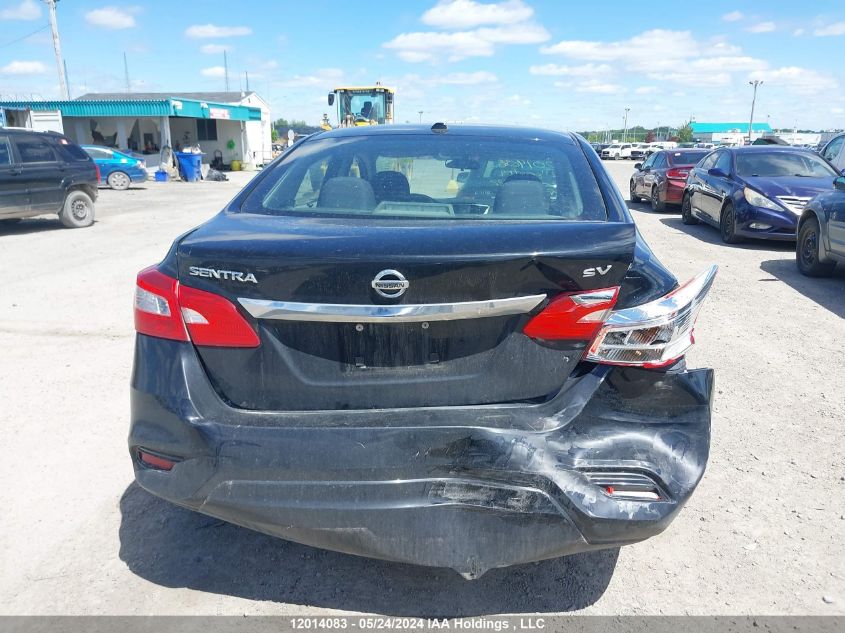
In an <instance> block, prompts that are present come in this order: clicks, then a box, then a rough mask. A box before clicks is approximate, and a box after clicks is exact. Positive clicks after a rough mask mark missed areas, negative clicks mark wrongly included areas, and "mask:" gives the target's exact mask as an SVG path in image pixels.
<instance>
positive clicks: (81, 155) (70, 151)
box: [57, 138, 91, 160]
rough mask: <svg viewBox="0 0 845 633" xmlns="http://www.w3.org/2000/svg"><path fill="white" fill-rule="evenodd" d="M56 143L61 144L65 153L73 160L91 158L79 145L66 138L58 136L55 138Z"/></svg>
mask: <svg viewBox="0 0 845 633" xmlns="http://www.w3.org/2000/svg"><path fill="white" fill-rule="evenodd" d="M57 142H58V144H59V145H61V147H62V149H63V150H64V151H65V153H67V155H68V156H70V157H71V158H72V159H74V160H91V158H90V156H88V154H87V153H85V150H83V149H82V148H81V147H79V145H77V144H76V143H72V142H71V141H69V140H68V139H66V138H59V139H58V140H57Z"/></svg>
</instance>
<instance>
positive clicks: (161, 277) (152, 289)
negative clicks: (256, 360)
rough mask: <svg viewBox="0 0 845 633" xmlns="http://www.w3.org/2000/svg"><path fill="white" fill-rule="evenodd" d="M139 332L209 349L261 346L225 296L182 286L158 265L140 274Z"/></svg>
mask: <svg viewBox="0 0 845 633" xmlns="http://www.w3.org/2000/svg"><path fill="white" fill-rule="evenodd" d="M135 330H136V331H137V332H139V333H141V334H146V335H148V336H156V337H158V338H165V339H170V340H174V341H193V342H194V343H195V344H196V345H204V346H209V347H258V346H259V345H260V339H259V338H258V334H256V332H255V330H254V329H253V328H252V326H251V325H250V324H249V322H247V320H246V319H245V318H244V317H243V315H241V313H240V312H239V311H238V309H237V308H236V307H235V305H234V304H233V303H232V302H230V301H229V300H228V299H226V298H225V297H221V296H220V295H216V294H214V293H211V292H206V291H204V290H197V289H196V288H191V287H189V286H183V285H181V284H180V283H179V282H178V281H177V280H176V279H174V278H173V277H169V276H167V275H165V274H163V273H161V272H160V271H159V270H158V269H157V268H156V267H155V266H151V267H149V268H145V269H144V270H142V271H141V272H140V273H138V280H137V284H136V286H135Z"/></svg>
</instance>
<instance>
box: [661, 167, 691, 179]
mask: <svg viewBox="0 0 845 633" xmlns="http://www.w3.org/2000/svg"><path fill="white" fill-rule="evenodd" d="M689 172H690V168H689V167H673V168H672V169H667V170H666V177H667V178H668V179H669V180H686V179H687V176H689Z"/></svg>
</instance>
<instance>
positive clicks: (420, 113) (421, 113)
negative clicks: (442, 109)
mask: <svg viewBox="0 0 845 633" xmlns="http://www.w3.org/2000/svg"><path fill="white" fill-rule="evenodd" d="M419 115H420V124H422V115H423V111H422V110H420V111H419Z"/></svg>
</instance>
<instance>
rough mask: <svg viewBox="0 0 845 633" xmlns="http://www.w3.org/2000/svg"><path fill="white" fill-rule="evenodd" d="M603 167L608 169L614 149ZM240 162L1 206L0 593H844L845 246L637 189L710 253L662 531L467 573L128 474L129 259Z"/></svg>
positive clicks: (834, 607)
mask: <svg viewBox="0 0 845 633" xmlns="http://www.w3.org/2000/svg"><path fill="white" fill-rule="evenodd" d="M607 168H608V170H609V171H610V172H611V174H612V175H613V177H614V179H615V180H616V183H617V185H618V186H619V188H620V190H621V191H623V192H627V190H628V178H629V176H630V174H631V171H632V164H631V162H630V161H616V162H610V163H608V164H607ZM248 177H249V175H248V174H243V173H233V174H231V179H232V180H231V181H230V182H222V183H221V182H202V183H192V184H186V183H165V184H161V183H148V184H146V185H144V186H143V187H138V188H133V189H130V190H129V191H126V192H119V191H110V190H105V191H101V197H100V200H99V202H98V205H97V213H98V221H97V223H96V224H95V225H94V226H93V227H92V228H89V229H81V230H66V229H63V228H61V225H60V223H59V222H58V220H55V219H44V218H38V219H31V220H25V221H23V222H21V223H20V224H17V225H15V226H11V227H4V228H2V229H0V261H2V263H3V266H2V270H3V273H4V279H3V283H2V286H0V287H1V288H2V290H0V346H2V350H3V358H4V362H3V363H2V364H0V403H2V406H0V420H2V424H3V432H4V440H3V442H2V445H3V447H4V454H3V459H2V460H0V481H3V482H4V483H5V485H4V486H3V487H2V488H0V507H2V508H3V530H2V531H0V604H2V607H0V612H2V613H5V614H30V613H42V614H154V613H155V614H291V613H317V612H325V611H329V610H338V611H356V612H374V613H379V614H390V615H421V616H433V615H438V616H457V615H481V614H499V613H537V612H539V613H556V612H569V611H583V612H585V613H589V614H614V615H615V614H721V613H725V614H737V613H748V614H845V556H843V554H842V544H843V542H845V503H843V501H845V448H843V442H842V438H843V430H845V398H843V391H842V379H843V368H845V348H844V347H843V341H845V269H843V267H841V266H840V267H839V270H838V271H837V273H836V275H835V276H834V277H832V278H830V279H811V278H807V277H803V276H802V275H800V274H799V273H798V270H797V269H796V266H795V257H794V244H791V243H745V244H740V245H736V246H728V245H725V244H722V242H721V240H720V237H719V233H718V231H717V230H715V229H712V228H709V227H707V226H703V225H698V226H686V225H683V224H682V223H681V221H680V216H679V215H678V214H677V213H675V212H667V213H663V214H655V213H652V212H651V211H650V210H649V207H648V205H646V204H635V205H631V207H632V211H633V215H634V217H635V219H636V221H637V224H638V226H639V228H640V230H641V232H642V234H643V235H644V237H645V239H646V241H647V242H648V243H649V245H650V246H651V247H652V249H653V250H654V251H655V252H656V254H657V256H658V258H659V259H660V260H661V261H662V262H663V263H664V264H666V265H667V267H668V268H669V269H670V270H672V272H674V273H675V274H676V275H677V276H678V277H679V279H681V280H685V279H686V278H689V277H691V276H692V275H694V274H696V273H698V272H700V271H701V270H702V269H703V268H704V267H705V266H706V265H707V264H709V263H716V264H718V265H719V266H720V272H719V276H718V278H717V281H716V285H715V287H714V289H713V291H712V292H711V294H710V296H709V298H708V300H707V303H706V304H705V306H704V308H703V310H702V312H701V315H700V317H699V323H698V327H697V328H696V339H697V343H698V345H696V346H695V347H694V348H693V350H692V351H691V353H690V354H689V356H688V362H689V364H690V365H691V366H711V367H714V368H715V369H716V381H717V387H716V388H717V394H716V398H715V410H714V414H713V429H712V432H713V437H712V449H711V458H710V464H709V467H708V470H707V473H706V475H705V477H704V480H703V481H702V483H701V485H700V486H699V488H698V490H697V492H696V493H695V495H694V496H693V497H692V501H691V503H690V504H689V505H688V506H687V507H686V508H685V510H684V511H683V512H682V513H681V514H680V517H679V518H678V520H676V521H675V522H674V523H673V524H672V526H671V527H670V528H669V530H668V531H666V532H665V533H663V534H662V535H660V536H658V537H656V538H653V539H651V540H649V541H646V542H644V543H641V544H638V545H634V546H630V547H626V548H623V549H621V550H609V551H603V552H598V553H592V554H582V555H578V556H574V557H571V558H564V559H558V560H551V561H545V562H541V563H538V564H534V565H527V566H522V567H516V568H510V569H503V570H493V571H491V572H489V573H487V574H486V575H485V576H483V577H482V578H481V579H480V580H477V581H473V582H467V581H464V580H463V579H462V578H461V577H459V576H458V575H457V574H455V573H454V572H452V571H448V570H430V569H425V568H419V567H413V566H407V565H397V564H391V563H385V562H381V561H374V560H369V559H362V558H356V557H352V556H347V555H343V554H337V553H333V552H327V551H321V550H316V549H312V548H308V547H305V546H301V545H297V544H293V543H288V542H284V541H281V540H277V539H274V538H270V537H267V536H264V535H261V534H258V533H255V532H252V531H249V530H247V529H244V528H239V527H235V526H232V525H228V524H225V523H223V522H220V521H217V520H214V519H211V518H209V517H205V516H202V515H199V514H196V513H193V512H190V511H187V510H183V509H181V508H178V507H175V506H172V505H170V504H168V503H166V502H164V501H161V500H159V499H157V498H154V497H152V496H151V495H149V494H147V493H146V492H144V491H143V490H141V489H139V488H138V487H137V486H136V485H135V484H134V483H133V474H132V467H131V463H130V460H129V457H128V454H127V450H126V434H127V426H128V417H129V411H128V409H129V404H128V383H129V378H130V368H131V362H132V349H133V336H134V334H133V322H132V291H133V287H134V277H135V273H136V272H137V271H138V270H139V269H141V268H142V267H144V266H146V265H149V264H151V263H153V262H156V261H158V260H159V259H160V258H161V257H162V256H163V255H164V254H165V252H166V250H167V248H168V246H169V245H170V243H171V241H172V240H173V238H174V237H176V236H177V235H179V234H180V233H181V232H183V231H184V230H187V229H188V228H190V227H192V226H194V225H196V224H198V223H199V222H202V221H203V220H204V219H206V218H208V217H209V216H210V215H211V214H213V213H215V212H216V211H217V210H218V209H219V208H220V207H221V206H222V205H223V204H224V203H225V202H226V201H227V200H228V199H229V198H230V197H231V196H233V195H234V194H235V192H236V191H237V190H238V189H239V188H240V187H241V186H242V185H243V184H244V183H245V182H246V180H247V178H248Z"/></svg>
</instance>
